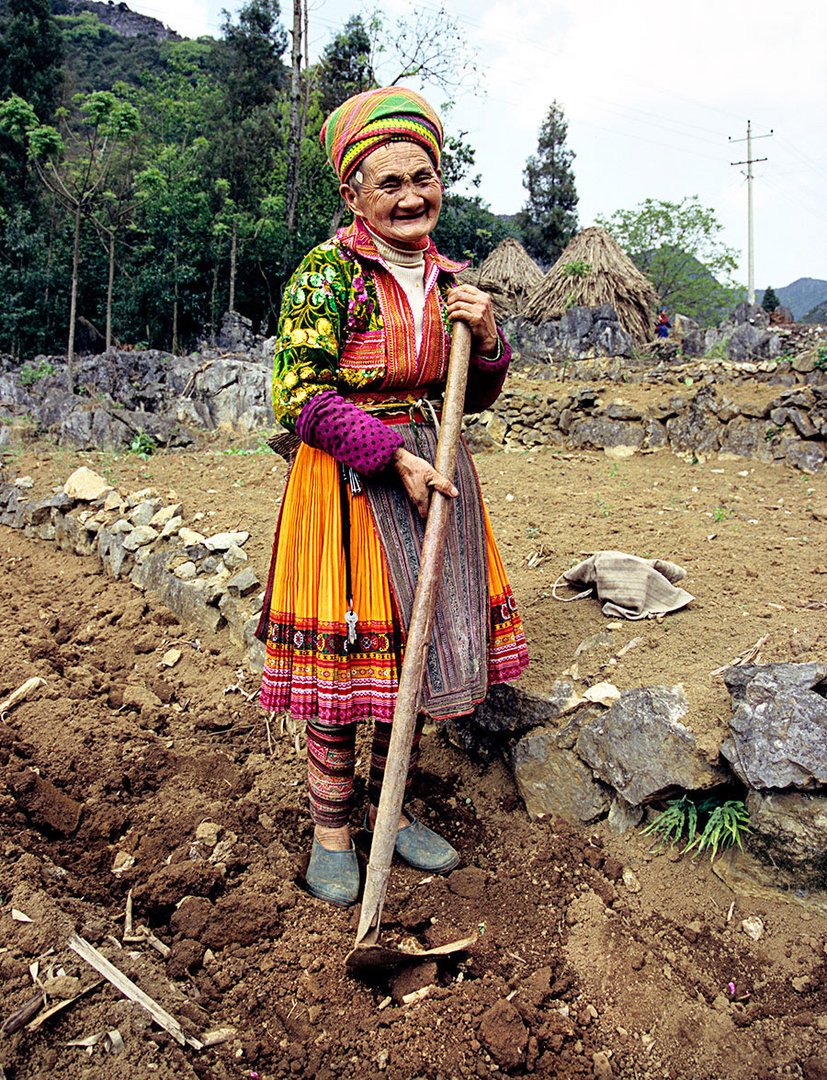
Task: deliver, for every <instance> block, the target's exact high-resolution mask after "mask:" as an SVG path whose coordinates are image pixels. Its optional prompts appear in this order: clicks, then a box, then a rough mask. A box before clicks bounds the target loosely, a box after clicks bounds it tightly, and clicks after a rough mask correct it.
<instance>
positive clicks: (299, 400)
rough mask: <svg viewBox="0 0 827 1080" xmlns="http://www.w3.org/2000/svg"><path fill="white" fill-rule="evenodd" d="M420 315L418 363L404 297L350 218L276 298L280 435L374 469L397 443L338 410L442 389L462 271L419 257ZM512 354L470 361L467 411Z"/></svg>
mask: <svg viewBox="0 0 827 1080" xmlns="http://www.w3.org/2000/svg"><path fill="white" fill-rule="evenodd" d="M424 255H425V282H424V284H425V310H424V314H423V327H422V344H421V347H420V350H419V354H418V355H417V351H416V336H415V329H414V320H413V314H412V312H411V309H410V305H409V303H408V299H407V297H406V296H405V293H404V290H403V289H402V287H401V285H400V284H399V283H398V282H397V280H396V279H395V278H394V277H393V275H392V273H391V272H390V270H389V268H388V265H387V263H386V262H385V261H384V259H383V258H382V256H381V255H380V253H379V252H378V251H377V249H376V246H375V244H374V242H373V239H372V237H371V236H370V234H369V233H368V231H367V230H366V229H365V227H364V225H363V224H362V223H361V222H360V221H359V220H358V219H357V220H356V221H355V222H354V223H353V224H352V225H351V226H350V227H349V228H347V229H340V230H339V232H338V233H337V234H336V237H335V238H334V239H332V240H328V241H326V242H325V243H322V244H319V245H318V246H317V247H315V248H314V249H313V250H312V251H311V252H309V254H308V255H306V256H305V257H304V259H303V260H302V262H301V263H300V264H299V266H298V268H297V269H296V271H295V273H294V274H293V276H292V277H291V279H290V281H289V282H288V284H287V287H286V289H285V293H284V298H283V301H282V308H281V318H280V321H279V329H278V340H277V343H276V351H275V362H274V367H273V412H274V413H275V417H276V419H277V420H278V421H279V423H281V424H282V425H283V426H284V427H286V428H287V429H288V430H295V431H296V432H297V434H298V435H299V436H300V437H301V438H302V439H303V440H304V441H305V442H308V443H310V445H312V446H317V447H319V448H320V449H324V450H326V451H328V452H329V453H332V454H333V456H334V457H336V458H337V459H338V460H340V461H343V462H344V463H345V464H348V465H351V466H352V467H353V468H356V469H357V470H359V471H362V472H375V471H378V470H379V469H381V468H383V467H384V466H385V465H386V464H387V463H388V462H389V461H390V458H391V456H392V455H393V452H394V450H395V449H396V448H397V446H399V445H401V436H400V435H399V434H398V433H396V432H395V431H393V429H392V428H389V427H386V426H385V425H384V424H382V422H381V420H378V419H376V418H375V417H372V416H368V415H367V414H366V413H364V412H363V411H362V410H361V409H359V408H358V407H357V406H355V405H353V404H349V403H348V402H347V401H346V398H347V395H348V394H351V393H354V392H357V391H365V390H382V389H387V390H400V389H411V390H419V391H422V392H425V391H427V390H428V389H431V388H437V387H439V385H440V384H441V383H442V382H444V379H445V375H446V372H447V368H448V356H449V352H450V344H451V338H450V334H451V324H450V322H449V321H448V319H447V317H446V311H447V293H448V290H449V289H450V288H451V287H452V286H453V285H455V284H456V277H455V275H456V274H457V273H458V272H459V271H460V270H462V269H464V268H465V266H467V263H460V262H455V261H453V260H452V259H447V258H445V257H444V256H443V255H440V253H439V252H438V251H437V249H436V247H435V246H434V244H433V242H432V241H430V242H429V245H428V247H427V248H426V249H425V252H424ZM510 359H511V350H510V348H509V347H508V344H507V343H506V342H505V341H504V339H503V341H502V348H501V350H500V352H499V355H498V356H497V357H495V358H493V359H489V358H486V357H481V356H474V357H472V359H471V371H470V372H469V393H468V395H467V397H466V408H467V409H468V410H469V411H479V410H481V409H482V408H486V407H487V406H488V405H489V404H490V403H491V402H492V401H493V400H494V399H495V398H496V397H497V395H498V394H499V392H500V389H501V388H502V383H503V380H504V378H505V374H506V371H507V369H508V364H509V362H510Z"/></svg>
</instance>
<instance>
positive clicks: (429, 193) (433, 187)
mask: <svg viewBox="0 0 827 1080" xmlns="http://www.w3.org/2000/svg"><path fill="white" fill-rule="evenodd" d="M360 174H361V180H360V179H359V176H360ZM351 179H352V180H353V181H354V182H353V186H351V184H350V183H347V184H342V186H341V187H340V188H339V190H340V192H341V194H342V198H343V199H344V200H345V202H346V203H347V205H348V208H349V209H350V210H352V211H353V213H354V214H356V215H358V216H359V217H362V218H364V220H365V221H366V222H367V224H368V225H369V226H370V227H371V229H373V231H374V232H376V233H379V235H380V236H382V237H384V238H385V239H386V240H387V241H389V242H390V243H391V244H393V245H395V246H396V247H400V248H416V247H419V246H421V244H422V241H423V240H424V239H425V238H426V237H427V236H428V235H429V234H430V233H431V232H432V230H433V228H434V226H435V225H436V223H437V219H438V218H439V211H440V208H441V206H442V178H441V174H440V172H439V171H438V170H437V169H435V168H434V165H433V162H432V161H431V159H430V158H429V157H428V155H427V153H426V152H425V150H424V149H423V148H422V147H421V146H418V145H417V144H416V143H407V142H396V143H386V145H385V146H380V147H379V148H378V149H377V150H374V151H373V153H372V154H369V155H368V156H367V157H366V158H365V160H364V161H363V162H361V164H360V165H359V166H358V167H357V168H356V170H355V171H354V173H353V176H352V178H351Z"/></svg>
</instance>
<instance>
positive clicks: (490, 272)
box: [474, 236, 543, 319]
mask: <svg viewBox="0 0 827 1080" xmlns="http://www.w3.org/2000/svg"><path fill="white" fill-rule="evenodd" d="M542 280H543V271H542V270H541V269H540V267H539V266H538V265H537V263H536V262H535V261H534V260H533V259H532V257H531V256H530V255H529V253H528V252H527V251H526V249H525V248H524V247H523V245H522V244H521V243H520V242H519V241H518V240H515V239H514V238H513V237H511V236H507V237H506V238H505V240H503V241H502V242H501V243H500V244H498V245H497V247H496V248H494V250H493V251H492V252H491V254H490V255H489V256H488V258H487V259H486V260H485V261H484V262H483V264H482V265H481V266H480V268H479V270H478V271H477V272H476V277H475V280H474V284H475V285H477V286H478V288H480V289H483V290H484V291H485V292H487V293H490V294H491V296H492V297H493V300H494V310H495V311H496V313H497V317H498V318H500V319H506V318H508V317H509V316H510V315H520V314H522V311H523V308H524V307H525V302H526V298H527V297H528V295H529V293H530V292H531V290H532V289H533V288H535V287H536V286H537V285H539V284H540V282H541V281H542Z"/></svg>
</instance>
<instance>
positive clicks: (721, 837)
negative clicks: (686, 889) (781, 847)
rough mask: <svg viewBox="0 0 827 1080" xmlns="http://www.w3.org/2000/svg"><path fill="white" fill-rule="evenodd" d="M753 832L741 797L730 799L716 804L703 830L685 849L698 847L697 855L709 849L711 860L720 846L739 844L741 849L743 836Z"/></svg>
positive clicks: (726, 846) (742, 847)
mask: <svg viewBox="0 0 827 1080" xmlns="http://www.w3.org/2000/svg"><path fill="white" fill-rule="evenodd" d="M750 832H752V829H750V827H749V811H748V810H747V808H746V806H744V804H743V803H742V802H741V800H740V799H729V800H728V801H727V802H725V803H719V804H718V805H717V806H715V807H714V808H713V809H712V811H711V812H710V814H709V817H708V818H707V820H706V824H705V825H704V827H703V831H702V832H700V833H698V835H697V836H696V837H695V838H694V839H693V840H691V841H690V842H689V843H688V844H687V845H686V848H685V849H684V850H685V851H691V850H692V848H697V851H696V852H695V854H696V855H700V853H701V852H702V851H709V852H710V855H709V861H710V862H712V860H713V859H714V858H715V856H716V855H717V854H718V849H719V848H728V847H732V845H733V844H737V845H738V847H739V848H740V849H741V851H743V850H744V845H743V844H742V843H741V838H742V837H743V836H745V835H746V834H747V833H750Z"/></svg>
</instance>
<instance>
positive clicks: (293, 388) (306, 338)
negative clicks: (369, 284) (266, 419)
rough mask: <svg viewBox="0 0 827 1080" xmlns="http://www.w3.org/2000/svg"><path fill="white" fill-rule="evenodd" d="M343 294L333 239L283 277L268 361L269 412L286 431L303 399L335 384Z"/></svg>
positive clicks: (344, 307) (344, 287) (345, 289)
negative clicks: (270, 381)
mask: <svg viewBox="0 0 827 1080" xmlns="http://www.w3.org/2000/svg"><path fill="white" fill-rule="evenodd" d="M347 296H348V286H347V283H346V282H345V280H344V279H343V275H342V272H341V265H340V263H339V259H338V256H337V251H336V247H335V245H333V244H322V245H320V246H319V247H317V248H314V250H313V251H311V252H310V253H309V254H308V255H306V256H305V258H304V259H303V260H302V261H301V263H300V264H299V267H298V269H297V270H296V272H295V273H294V274H293V276H292V277H291V278H290V281H289V282H288V283H287V287H286V289H285V292H284V298H283V300H282V305H281V318H280V320H279V327H278V340H277V342H276V351H275V359H274V364H273V412H274V414H275V417H276V420H278V422H279V423H280V424H281V425H282V426H283V427H286V428H287V429H288V430H289V431H293V430H295V426H296V421H297V419H298V416H299V413H300V412H301V410H302V408H303V407H304V405H305V404H306V402H308V401H309V400H310V399H311V398H313V397H315V396H316V395H318V394H322V393H324V392H325V391H329V390H332V389H334V388H335V384H336V368H337V365H338V358H339V349H340V340H341V337H342V333H343V318H342V312H345V313H346V312H347Z"/></svg>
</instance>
